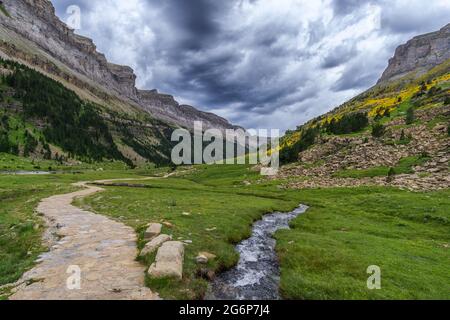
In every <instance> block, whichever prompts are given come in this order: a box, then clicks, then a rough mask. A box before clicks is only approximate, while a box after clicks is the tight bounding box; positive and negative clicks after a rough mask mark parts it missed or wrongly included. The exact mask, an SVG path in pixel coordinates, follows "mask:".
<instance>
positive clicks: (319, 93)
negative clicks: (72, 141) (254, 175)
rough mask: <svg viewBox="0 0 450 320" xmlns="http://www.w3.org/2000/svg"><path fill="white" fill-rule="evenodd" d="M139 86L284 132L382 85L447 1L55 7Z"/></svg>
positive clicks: (195, 0) (66, 1) (109, 0)
mask: <svg viewBox="0 0 450 320" xmlns="http://www.w3.org/2000/svg"><path fill="white" fill-rule="evenodd" d="M53 3H54V5H55V7H56V9H57V14H58V15H59V16H60V17H61V19H62V20H65V19H66V18H67V13H66V9H67V7H68V6H69V5H79V6H80V8H81V12H82V22H81V23H82V28H81V30H78V31H77V32H78V33H80V34H83V35H86V36H89V37H91V38H93V39H94V41H95V43H96V44H97V46H98V48H99V50H100V51H102V52H104V53H105V54H106V56H107V57H108V59H110V60H111V61H113V62H115V63H120V64H125V65H130V66H132V67H133V68H134V69H135V71H136V73H137V75H138V86H139V87H141V88H146V89H152V88H157V89H158V90H160V91H161V92H166V93H170V94H173V95H175V97H176V98H177V99H178V100H179V101H180V102H182V103H187V104H191V105H193V106H196V107H198V108H199V109H202V110H205V111H211V112H215V113H217V114H219V115H221V116H224V117H226V118H228V119H229V120H230V121H232V122H233V123H235V124H239V125H242V126H244V127H247V128H279V129H282V130H286V129H289V128H295V127H296V126H297V125H299V124H301V123H303V122H305V121H307V120H309V119H310V118H312V117H314V116H317V115H320V114H322V113H324V112H327V111H329V110H331V109H333V108H334V107H336V106H337V105H339V104H340V103H342V102H344V101H345V100H347V99H349V98H351V97H352V96H354V95H356V94H357V93H359V92H361V91H363V90H365V89H367V88H369V87H370V86H372V85H373V84H375V83H376V81H377V79H378V78H379V77H380V75H381V73H382V72H383V70H384V69H385V68H386V66H387V61H388V59H389V58H390V57H391V56H392V54H393V52H394V49H395V47H396V46H398V45H399V44H401V43H403V42H405V41H406V40H408V39H409V38H411V37H413V36H414V35H417V34H421V33H424V32H430V31H434V30H437V29H439V28H441V27H443V26H444V25H445V24H447V23H448V22H450V21H449V18H448V17H449V16H450V2H449V1H447V0H429V1H426V2H425V1H422V0H410V1H406V0H318V1H309V0H276V1H275V0H227V1H216V0H165V1H161V0H127V1H122V0H105V1H91V0H62V1H61V0H54V1H53Z"/></svg>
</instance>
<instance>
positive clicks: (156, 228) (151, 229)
mask: <svg viewBox="0 0 450 320" xmlns="http://www.w3.org/2000/svg"><path fill="white" fill-rule="evenodd" d="M161 229H162V224H160V223H151V224H150V225H149V226H148V228H147V230H146V231H145V234H144V238H145V240H147V241H149V240H152V239H153V238H155V237H157V236H158V235H159V234H160V233H161Z"/></svg>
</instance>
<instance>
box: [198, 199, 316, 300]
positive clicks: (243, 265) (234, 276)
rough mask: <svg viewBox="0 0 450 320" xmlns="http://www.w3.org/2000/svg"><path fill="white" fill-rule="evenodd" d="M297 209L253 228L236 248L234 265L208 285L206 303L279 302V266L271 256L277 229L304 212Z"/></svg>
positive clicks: (304, 208) (283, 227)
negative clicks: (249, 234)
mask: <svg viewBox="0 0 450 320" xmlns="http://www.w3.org/2000/svg"><path fill="white" fill-rule="evenodd" d="M307 209H308V207H307V206H303V205H302V206H300V207H298V208H297V209H295V210H294V211H292V212H288V213H280V212H278V213H272V214H268V215H265V216H264V217H263V219H262V220H259V221H257V222H256V223H255V224H254V226H253V232H252V236H251V237H250V238H249V239H247V240H244V241H242V242H241V243H239V244H238V245H237V246H236V250H237V251H238V252H239V254H240V260H239V263H238V265H237V266H236V267H235V268H233V269H231V270H229V271H227V272H225V273H223V274H221V275H219V276H218V277H217V278H216V279H215V280H214V281H213V282H212V283H211V285H210V287H209V290H208V294H207V296H206V299H208V300H279V299H280V298H281V297H280V294H279V284H280V267H279V264H278V258H277V255H276V253H275V245H276V241H275V239H273V235H274V233H275V232H276V231H277V230H280V229H288V228H289V222H290V221H292V220H293V219H295V218H296V217H298V216H299V215H300V214H302V213H305V212H306V210H307Z"/></svg>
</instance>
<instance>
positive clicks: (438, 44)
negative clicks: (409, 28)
mask: <svg viewBox="0 0 450 320" xmlns="http://www.w3.org/2000/svg"><path fill="white" fill-rule="evenodd" d="M448 59H450V24H448V25H447V26H445V27H444V28H442V29H441V30H439V31H436V32H433V33H429V34H425V35H421V36H418V37H415V38H413V39H412V40H410V41H408V42H407V43H406V44H404V45H402V46H400V47H398V48H397V50H396V51H395V55H394V57H393V58H392V59H391V60H389V66H388V68H387V69H386V71H385V72H384V73H383V76H382V77H381V79H380V81H379V83H383V82H387V81H391V80H396V79H399V78H401V77H402V76H404V75H406V74H407V73H410V72H417V73H418V75H421V74H423V73H425V72H427V71H428V70H430V69H432V68H433V67H435V66H437V65H439V64H441V63H444V62H445V61H446V60H448Z"/></svg>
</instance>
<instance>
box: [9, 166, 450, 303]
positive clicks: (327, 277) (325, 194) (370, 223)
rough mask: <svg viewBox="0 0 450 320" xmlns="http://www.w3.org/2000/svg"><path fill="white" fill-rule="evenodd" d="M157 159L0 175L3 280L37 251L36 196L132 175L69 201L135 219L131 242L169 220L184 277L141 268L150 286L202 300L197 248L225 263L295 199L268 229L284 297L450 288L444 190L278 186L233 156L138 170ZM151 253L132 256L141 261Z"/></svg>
mask: <svg viewBox="0 0 450 320" xmlns="http://www.w3.org/2000/svg"><path fill="white" fill-rule="evenodd" d="M164 170H165V169H153V170H105V171H102V172H99V171H94V170H89V169H85V170H80V171H79V172H78V173H65V174H53V175H46V176H13V175H1V176H0V199H1V203H2V206H1V208H0V257H1V259H0V285H4V284H7V283H11V282H14V281H16V280H17V279H18V278H19V277H20V275H21V274H22V273H23V272H24V271H25V270H27V269H29V268H30V267H32V266H33V261H34V260H35V259H36V257H37V256H38V255H39V253H41V252H43V251H44V250H45V248H44V246H43V245H42V244H41V240H40V239H41V235H42V232H43V230H44V226H43V222H42V220H41V218H40V217H38V216H36V214H35V213H34V208H35V207H36V205H37V203H38V201H39V200H40V199H42V198H45V197H47V196H49V195H52V194H60V193H66V192H69V191H71V190H72V189H73V187H72V186H71V183H73V182H76V181H93V180H98V179H109V178H130V181H129V186H108V187H105V189H106V191H105V192H103V193H98V194H95V195H92V196H90V197H87V198H83V199H78V200H76V202H75V204H76V205H77V206H79V207H83V208H86V209H89V210H92V211H94V212H97V213H99V214H103V215H106V216H109V217H111V218H112V219H115V220H117V221H121V222H123V223H125V224H127V225H130V226H132V227H133V228H135V230H136V232H137V234H138V235H139V243H138V245H139V247H143V245H144V241H143V232H144V230H145V227H146V224H147V223H149V222H166V226H164V229H163V232H164V233H167V234H171V235H173V238H174V239H179V240H190V241H189V242H192V243H190V244H188V245H187V246H186V255H185V262H184V277H183V280H182V281H176V280H170V279H164V280H154V279H150V278H147V280H146V281H147V285H148V286H150V287H151V288H152V289H153V290H154V291H156V292H159V293H160V295H161V296H162V297H163V298H167V299H202V298H203V296H204V294H205V292H206V289H207V286H208V281H207V280H205V279H203V278H202V277H200V275H199V270H200V268H201V267H200V266H199V265H197V264H196V262H195V257H196V255H197V254H198V252H200V251H208V252H210V253H213V254H215V255H216V256H217V258H216V259H214V260H212V261H209V262H208V265H207V266H206V267H207V268H208V269H209V270H211V271H214V272H216V273H219V272H222V271H224V270H226V269H229V268H232V267H233V266H234V265H235V264H236V263H237V261H238V259H239V257H238V255H237V253H236V252H235V250H234V246H235V244H236V243H238V242H239V241H241V240H243V239H245V238H247V237H249V236H250V234H251V227H252V224H253V223H254V222H255V221H256V220H258V219H260V218H261V217H262V216H263V215H264V214H265V213H270V212H275V211H290V210H292V209H294V208H295V207H297V206H298V205H299V204H306V205H308V206H310V209H309V210H308V211H307V212H306V213H305V214H304V215H301V216H299V217H298V218H297V219H296V220H294V221H293V222H292V224H291V225H292V228H291V229H290V230H282V231H279V232H278V233H277V234H276V239H277V253H278V255H279V258H280V263H281V293H282V295H283V297H284V298H286V299H448V298H450V297H449V292H450V281H448V280H449V274H448V266H449V261H450V251H449V246H450V213H449V210H448V208H450V191H448V190H446V191H441V192H429V193H413V192H408V191H402V190H398V189H389V188H378V187H361V188H335V189H310V190H286V189H285V188H282V187H280V186H281V185H282V184H283V183H284V181H276V180H268V179H265V178H263V177H261V176H260V175H259V173H258V172H255V171H253V170H252V169H251V168H250V167H248V166H238V165H236V166H206V165H205V166H198V167H195V168H194V169H190V170H184V169H183V168H180V169H178V171H179V172H178V174H177V175H175V176H172V177H170V178H167V179H156V180H145V181H139V179H140V178H142V177H145V176H152V175H155V174H160V173H161V172H164ZM133 184H136V185H135V186H133ZM153 259H154V257H152V256H149V257H147V258H145V259H141V262H142V263H144V264H145V265H150V264H151V263H152V261H153ZM370 265H377V266H379V267H380V268H381V271H382V289H381V290H369V289H368V288H367V285H366V282H367V278H368V277H369V274H367V272H366V270H367V268H368V266H370ZM0 295H2V293H1V292H0ZM3 295H4V296H6V295H7V292H6V291H5V292H3Z"/></svg>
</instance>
